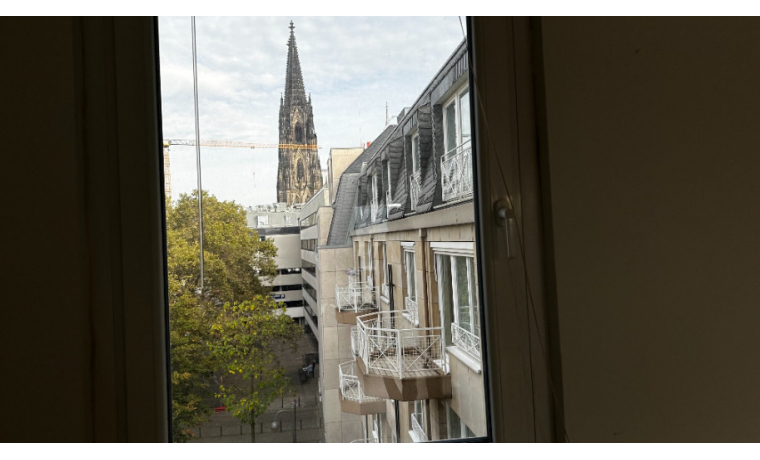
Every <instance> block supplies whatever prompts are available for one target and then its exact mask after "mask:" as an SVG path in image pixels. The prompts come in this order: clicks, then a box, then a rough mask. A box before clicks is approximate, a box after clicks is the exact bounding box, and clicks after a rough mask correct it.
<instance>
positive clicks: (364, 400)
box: [338, 361, 385, 415]
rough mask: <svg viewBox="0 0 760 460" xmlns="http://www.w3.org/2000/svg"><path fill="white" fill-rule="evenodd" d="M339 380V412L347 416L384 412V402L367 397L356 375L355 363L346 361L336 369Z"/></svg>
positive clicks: (380, 399)
mask: <svg viewBox="0 0 760 460" xmlns="http://www.w3.org/2000/svg"><path fill="white" fill-rule="evenodd" d="M338 376H339V379H340V410H341V411H343V412H346V413H348V414H354V415H369V414H380V413H384V412H385V400H384V399H382V398H375V397H372V396H367V395H365V394H364V392H363V391H362V384H361V382H360V381H359V377H358V376H357V375H356V361H348V362H345V363H343V364H341V365H340V366H339V367H338Z"/></svg>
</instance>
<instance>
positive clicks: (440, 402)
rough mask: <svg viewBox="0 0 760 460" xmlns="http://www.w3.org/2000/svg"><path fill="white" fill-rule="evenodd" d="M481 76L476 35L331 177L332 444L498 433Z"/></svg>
mask: <svg viewBox="0 0 760 460" xmlns="http://www.w3.org/2000/svg"><path fill="white" fill-rule="evenodd" d="M468 83H469V82H468V77H467V50H466V46H465V44H464V43H462V44H461V45H460V46H459V47H458V48H457V49H456V51H455V52H454V53H453V54H452V55H451V56H450V58H449V59H448V60H447V62H446V63H445V64H444V66H443V68H442V69H441V70H440V71H439V73H438V74H437V75H435V77H434V78H433V80H432V81H431V82H430V84H429V85H428V86H427V88H426V89H425V90H424V91H423V93H422V94H421V95H420V96H419V98H418V99H417V101H416V102H415V103H414V104H413V105H412V106H411V107H407V108H405V109H404V110H402V112H401V113H400V114H399V115H398V117H397V120H398V124H396V125H389V126H387V127H386V129H385V130H384V131H383V133H381V134H380V135H379V136H378V137H377V138H376V139H375V140H374V141H373V142H372V143H371V144H370V145H369V146H368V147H367V149H366V150H364V151H363V152H362V153H361V155H359V156H358V157H357V158H356V159H355V160H354V161H353V162H352V163H351V164H350V165H349V166H347V167H346V168H345V170H344V171H343V172H342V173H341V174H340V176H339V178H337V179H333V178H332V177H330V178H329V179H328V181H329V183H330V186H329V187H328V188H329V189H330V192H329V193H330V196H331V197H332V199H331V200H329V202H330V206H329V208H328V209H329V212H328V211H326V212H324V216H323V218H324V219H325V220H327V219H328V218H329V219H330V221H329V230H328V231H327V233H326V235H323V236H326V239H325V240H324V241H323V240H320V241H319V244H318V245H317V247H316V251H315V252H316V253H315V256H314V258H315V260H316V261H317V264H316V265H317V266H316V274H315V282H317V283H318V285H319V286H320V288H321V289H320V291H319V292H318V293H317V296H318V298H315V299H314V300H315V302H314V303H315V304H316V305H315V308H314V310H315V311H316V312H318V324H317V326H318V328H319V330H320V355H321V356H320V357H321V361H322V366H321V369H322V371H321V376H320V377H321V379H322V380H321V382H322V397H323V407H324V417H325V438H326V441H327V442H422V441H431V440H441V439H456V438H467V437H474V436H484V435H485V433H486V412H485V393H484V382H483V374H482V361H481V347H480V323H481V321H480V308H479V307H478V305H479V299H478V294H477V286H478V279H477V270H476V267H477V260H476V257H475V227H474V208H473V202H472V198H473V185H472V184H473V181H472V154H471V152H472V150H471V146H470V136H471V129H470V111H469V85H468ZM333 188H334V190H333ZM324 201H325V203H326V202H327V200H324ZM324 230H325V229H324V224H323V228H322V229H321V230H320V234H322V233H324ZM302 238H303V231H302Z"/></svg>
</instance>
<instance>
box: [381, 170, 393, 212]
mask: <svg viewBox="0 0 760 460" xmlns="http://www.w3.org/2000/svg"><path fill="white" fill-rule="evenodd" d="M383 170H384V171H385V173H386V176H385V183H386V184H387V186H386V195H387V196H386V203H385V205H386V206H388V204H390V202H391V197H392V196H393V187H392V182H391V162H390V161H386V162H385V168H383Z"/></svg>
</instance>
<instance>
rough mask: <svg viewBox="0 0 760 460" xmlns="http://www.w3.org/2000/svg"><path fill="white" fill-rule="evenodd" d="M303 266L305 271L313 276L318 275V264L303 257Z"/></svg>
mask: <svg viewBox="0 0 760 460" xmlns="http://www.w3.org/2000/svg"><path fill="white" fill-rule="evenodd" d="M301 268H302V269H303V271H305V272H308V273H310V274H311V276H317V266H316V265H315V264H313V263H311V262H309V261H308V260H304V259H301Z"/></svg>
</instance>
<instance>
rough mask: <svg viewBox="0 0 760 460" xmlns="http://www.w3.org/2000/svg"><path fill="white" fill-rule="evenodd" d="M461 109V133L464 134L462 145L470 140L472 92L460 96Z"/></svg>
mask: <svg viewBox="0 0 760 460" xmlns="http://www.w3.org/2000/svg"><path fill="white" fill-rule="evenodd" d="M459 107H460V109H461V110H460V112H459V116H460V123H461V124H460V126H461V127H462V128H461V130H460V132H461V133H462V142H461V143H462V144H464V143H465V142H467V141H469V140H470V92H469V90H468V91H465V92H464V93H462V94H461V95H460V96H459Z"/></svg>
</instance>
